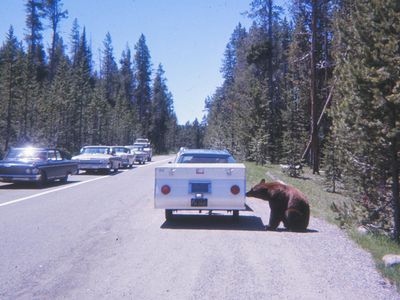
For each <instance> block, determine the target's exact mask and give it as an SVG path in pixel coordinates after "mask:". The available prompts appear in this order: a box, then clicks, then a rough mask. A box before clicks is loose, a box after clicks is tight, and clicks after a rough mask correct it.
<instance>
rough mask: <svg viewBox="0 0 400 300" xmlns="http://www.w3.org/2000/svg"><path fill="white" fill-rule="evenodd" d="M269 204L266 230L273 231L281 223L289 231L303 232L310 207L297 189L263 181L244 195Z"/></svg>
mask: <svg viewBox="0 0 400 300" xmlns="http://www.w3.org/2000/svg"><path fill="white" fill-rule="evenodd" d="M246 196H247V197H255V198H259V199H262V200H266V201H268V202H269V207H270V208H271V214H270V216H269V225H268V226H267V227H266V229H267V230H268V229H270V230H275V229H276V228H277V227H278V226H279V223H280V222H281V221H282V222H283V225H284V226H285V227H286V228H287V229H288V230H290V231H305V230H306V229H307V226H308V222H309V220H310V205H309V204H308V200H307V198H306V196H305V195H304V194H303V193H302V192H300V191H299V190H298V189H296V188H294V187H292V186H289V185H286V184H284V183H280V182H268V183H266V182H265V179H263V180H261V182H260V183H259V184H257V185H255V186H254V187H253V188H252V189H251V190H250V191H248V192H247V193H246Z"/></svg>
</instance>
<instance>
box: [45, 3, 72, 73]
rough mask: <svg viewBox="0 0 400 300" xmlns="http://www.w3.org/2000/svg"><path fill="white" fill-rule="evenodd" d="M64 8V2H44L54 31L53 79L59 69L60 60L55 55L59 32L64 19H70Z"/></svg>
mask: <svg viewBox="0 0 400 300" xmlns="http://www.w3.org/2000/svg"><path fill="white" fill-rule="evenodd" d="M62 7H63V4H62V0H44V2H43V11H44V16H45V17H46V18H47V19H48V21H49V23H50V28H51V31H52V37H51V47H50V67H49V69H50V70H49V75H50V78H53V76H54V73H55V68H56V67H57V63H58V60H59V59H60V58H59V57H57V56H56V55H55V54H56V47H57V43H58V42H59V39H60V36H59V32H58V30H59V26H60V23H61V21H62V19H66V18H67V17H68V11H67V10H63V9H62Z"/></svg>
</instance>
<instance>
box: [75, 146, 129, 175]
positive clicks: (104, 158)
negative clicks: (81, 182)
mask: <svg viewBox="0 0 400 300" xmlns="http://www.w3.org/2000/svg"><path fill="white" fill-rule="evenodd" d="M72 160H73V161H76V162H78V164H79V170H83V171H89V172H90V171H106V172H111V170H113V171H114V172H117V171H118V169H119V168H121V166H122V159H121V157H119V156H117V155H115V153H114V152H113V151H112V147H110V146H85V147H83V148H82V149H81V151H80V154H79V155H76V156H74V157H72Z"/></svg>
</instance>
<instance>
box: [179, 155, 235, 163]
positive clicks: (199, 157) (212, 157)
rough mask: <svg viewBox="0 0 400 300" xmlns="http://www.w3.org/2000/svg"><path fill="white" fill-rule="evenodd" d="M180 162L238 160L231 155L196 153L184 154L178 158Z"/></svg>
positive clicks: (229, 161)
mask: <svg viewBox="0 0 400 300" xmlns="http://www.w3.org/2000/svg"><path fill="white" fill-rule="evenodd" d="M177 162H178V163H190V164H196V163H216V164H218V163H235V162H236V161H235V160H234V159H233V157H232V156H229V155H211V154H209V155H205V154H201V155H196V154H187V155H185V154H183V155H181V156H180V157H179V158H178V161H177Z"/></svg>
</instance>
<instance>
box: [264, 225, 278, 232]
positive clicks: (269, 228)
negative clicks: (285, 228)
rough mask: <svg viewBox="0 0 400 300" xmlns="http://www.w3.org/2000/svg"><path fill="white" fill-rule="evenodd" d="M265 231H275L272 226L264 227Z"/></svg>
mask: <svg viewBox="0 0 400 300" xmlns="http://www.w3.org/2000/svg"><path fill="white" fill-rule="evenodd" d="M265 230H267V231H275V230H276V227H272V226H270V225H266V226H265Z"/></svg>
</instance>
